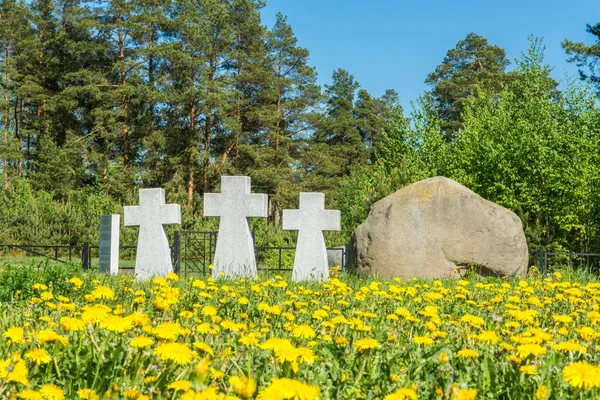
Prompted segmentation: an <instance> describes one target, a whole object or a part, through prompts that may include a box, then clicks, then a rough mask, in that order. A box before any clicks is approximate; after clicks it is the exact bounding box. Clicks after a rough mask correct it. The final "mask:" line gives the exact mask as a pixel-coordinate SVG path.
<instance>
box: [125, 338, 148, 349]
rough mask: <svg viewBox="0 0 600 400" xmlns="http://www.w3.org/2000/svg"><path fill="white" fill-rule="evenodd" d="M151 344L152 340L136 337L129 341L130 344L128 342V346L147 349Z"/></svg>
mask: <svg viewBox="0 0 600 400" xmlns="http://www.w3.org/2000/svg"><path fill="white" fill-rule="evenodd" d="M153 344H154V340H152V339H151V338H149V337H146V336H136V337H134V338H133V339H131V342H129V346H131V347H136V348H142V347H148V346H152V345H153Z"/></svg>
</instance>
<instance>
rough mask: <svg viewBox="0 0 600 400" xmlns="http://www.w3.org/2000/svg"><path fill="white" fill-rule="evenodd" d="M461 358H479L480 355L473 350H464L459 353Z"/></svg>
mask: <svg viewBox="0 0 600 400" xmlns="http://www.w3.org/2000/svg"><path fill="white" fill-rule="evenodd" d="M458 356H459V357H460V358H477V357H479V353H478V352H476V351H475V350H471V349H462V350H460V351H459V352H458Z"/></svg>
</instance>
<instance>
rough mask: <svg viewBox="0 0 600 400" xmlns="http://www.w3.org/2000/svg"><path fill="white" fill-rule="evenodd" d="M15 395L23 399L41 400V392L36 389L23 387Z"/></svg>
mask: <svg viewBox="0 0 600 400" xmlns="http://www.w3.org/2000/svg"><path fill="white" fill-rule="evenodd" d="M17 397H18V398H20V399H24V400H43V397H42V394H41V393H40V392H38V391H37V390H31V389H25V390H23V391H22V392H19V393H17Z"/></svg>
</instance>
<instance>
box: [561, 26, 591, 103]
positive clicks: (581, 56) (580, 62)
mask: <svg viewBox="0 0 600 400" xmlns="http://www.w3.org/2000/svg"><path fill="white" fill-rule="evenodd" d="M586 31H587V32H588V33H590V34H592V35H594V36H595V38H594V40H595V43H594V44H592V45H589V46H588V45H586V44H585V43H582V42H572V41H570V40H568V39H565V40H564V41H563V42H562V46H563V48H564V49H565V52H566V53H567V55H568V56H569V58H567V61H568V62H571V63H575V65H577V66H578V67H579V68H583V67H587V68H588V69H589V72H585V71H584V70H583V69H580V70H579V76H580V77H581V79H582V80H588V79H589V81H590V82H592V83H593V84H594V85H596V86H597V87H598V95H599V96H600V66H599V65H600V62H599V61H600V23H597V24H595V25H589V24H588V25H587V29H586Z"/></svg>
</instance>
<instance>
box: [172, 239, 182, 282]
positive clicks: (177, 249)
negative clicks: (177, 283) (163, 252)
mask: <svg viewBox="0 0 600 400" xmlns="http://www.w3.org/2000/svg"><path fill="white" fill-rule="evenodd" d="M180 251H181V238H180V236H179V231H175V236H173V270H174V271H175V273H176V274H179V272H180V268H179V260H180V257H179V256H180V254H179V252H180Z"/></svg>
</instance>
